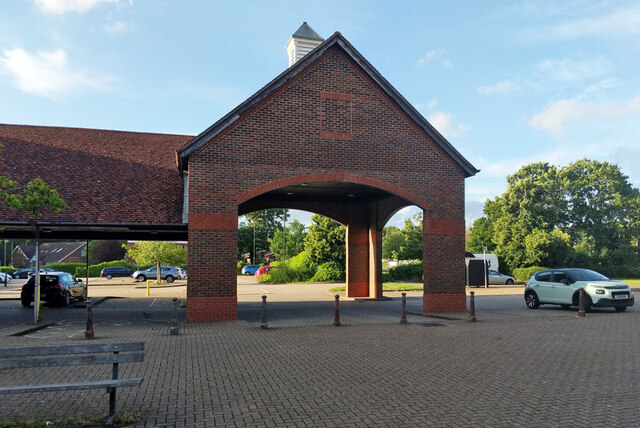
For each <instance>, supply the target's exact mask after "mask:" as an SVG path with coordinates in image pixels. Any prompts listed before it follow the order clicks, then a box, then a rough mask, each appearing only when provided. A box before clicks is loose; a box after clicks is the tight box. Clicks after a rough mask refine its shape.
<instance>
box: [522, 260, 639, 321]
mask: <svg viewBox="0 0 640 428" xmlns="http://www.w3.org/2000/svg"><path fill="white" fill-rule="evenodd" d="M581 288H583V289H584V308H585V310H590V309H591V308H592V307H593V308H615V310H616V311H617V312H623V311H625V310H626V309H627V307H629V306H633V304H634V303H635V299H634V297H633V293H632V292H631V288H629V286H628V285H627V284H625V283H624V282H622V281H616V280H614V279H609V278H607V277H606V276H604V275H601V274H599V273H598V272H594V271H592V270H589V269H577V268H575V269H548V270H543V271H540V272H536V273H535V274H534V275H533V276H532V277H531V279H529V281H527V286H526V287H525V289H524V300H525V302H526V303H527V306H528V307H529V309H538V307H540V305H546V304H552V305H561V306H562V307H563V308H568V307H570V306H578V303H579V302H578V296H579V290H580V289H581Z"/></svg>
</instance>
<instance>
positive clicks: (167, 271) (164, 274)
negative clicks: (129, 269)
mask: <svg viewBox="0 0 640 428" xmlns="http://www.w3.org/2000/svg"><path fill="white" fill-rule="evenodd" d="M157 277H158V269H157V268H156V267H155V266H153V267H150V268H149V269H145V270H137V271H135V272H134V273H132V274H131V278H134V279H135V280H136V281H139V282H142V281H146V280H147V279H156V278H157ZM160 277H161V278H162V279H164V280H165V281H167V282H168V283H172V282H173V281H175V280H176V279H179V278H180V273H179V272H178V270H177V269H176V268H174V267H170V266H162V267H160Z"/></svg>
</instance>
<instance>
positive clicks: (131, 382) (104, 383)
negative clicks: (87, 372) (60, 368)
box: [0, 378, 143, 394]
mask: <svg viewBox="0 0 640 428" xmlns="http://www.w3.org/2000/svg"><path fill="white" fill-rule="evenodd" d="M142 379H143V378H133V379H114V380H99V381H95V382H78V383H59V384H47V385H20V386H3V387H0V394H20V393H27V392H46V391H67V390H74V389H99V388H121V387H134V386H140V384H141V383H142Z"/></svg>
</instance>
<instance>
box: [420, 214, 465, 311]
mask: <svg viewBox="0 0 640 428" xmlns="http://www.w3.org/2000/svg"><path fill="white" fill-rule="evenodd" d="M427 215H428V213H426V212H423V222H422V237H423V240H424V244H423V267H424V281H423V283H424V295H423V301H422V309H423V311H424V312H464V311H466V309H467V298H466V293H465V274H464V269H465V264H464V249H465V248H464V220H451V219H430V218H428V217H427Z"/></svg>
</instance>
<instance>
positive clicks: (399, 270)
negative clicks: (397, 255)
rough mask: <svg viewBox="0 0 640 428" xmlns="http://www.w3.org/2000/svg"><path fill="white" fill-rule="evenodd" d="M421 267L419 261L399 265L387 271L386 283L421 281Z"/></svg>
mask: <svg viewBox="0 0 640 428" xmlns="http://www.w3.org/2000/svg"><path fill="white" fill-rule="evenodd" d="M422 273H423V266H422V261H421V260H414V261H411V262H409V263H407V264H400V265H398V266H394V267H392V268H391V269H389V273H388V275H387V281H409V282H421V281H422ZM383 280H384V276H383Z"/></svg>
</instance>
